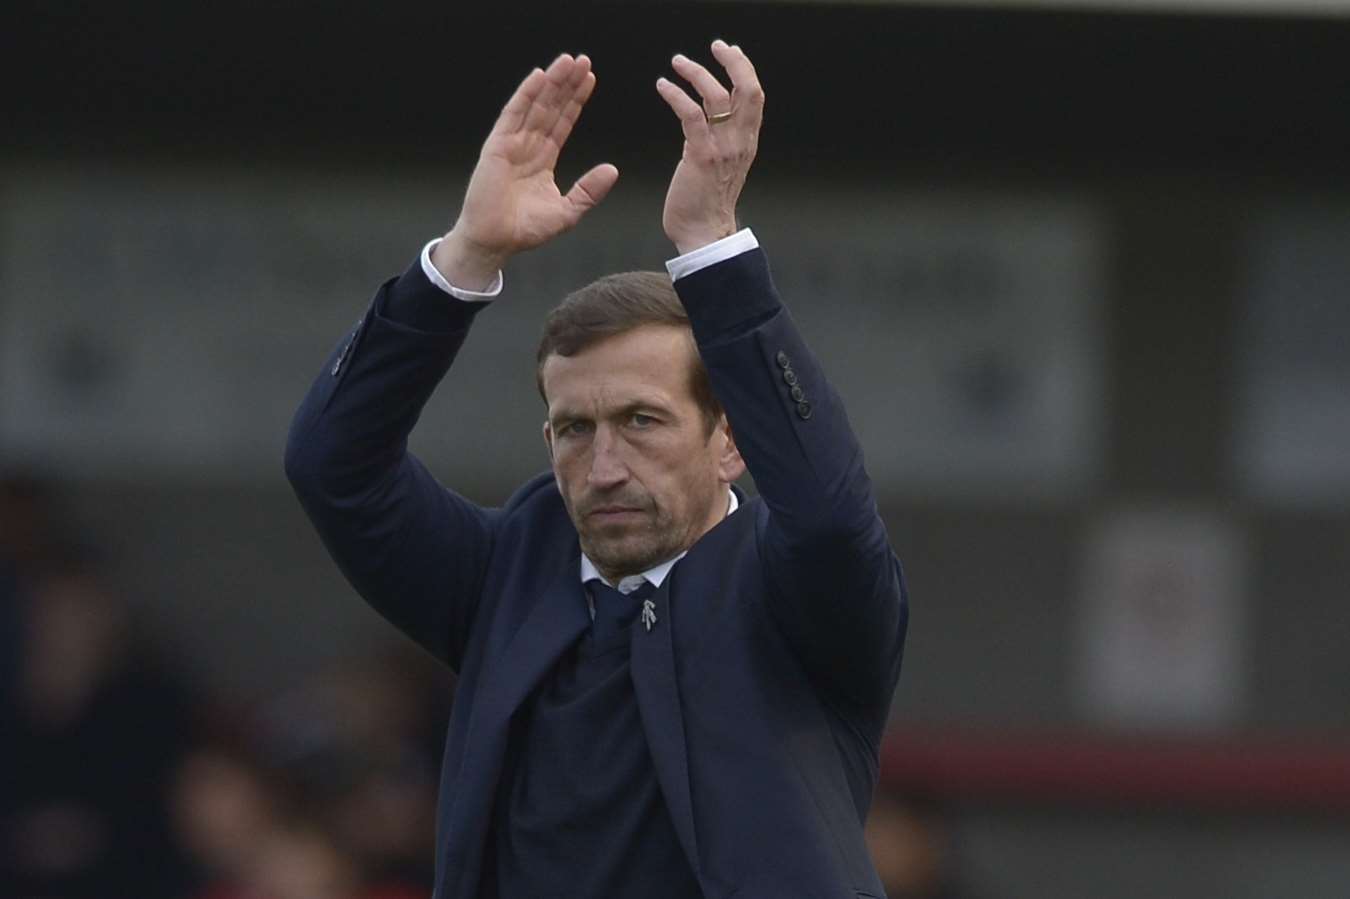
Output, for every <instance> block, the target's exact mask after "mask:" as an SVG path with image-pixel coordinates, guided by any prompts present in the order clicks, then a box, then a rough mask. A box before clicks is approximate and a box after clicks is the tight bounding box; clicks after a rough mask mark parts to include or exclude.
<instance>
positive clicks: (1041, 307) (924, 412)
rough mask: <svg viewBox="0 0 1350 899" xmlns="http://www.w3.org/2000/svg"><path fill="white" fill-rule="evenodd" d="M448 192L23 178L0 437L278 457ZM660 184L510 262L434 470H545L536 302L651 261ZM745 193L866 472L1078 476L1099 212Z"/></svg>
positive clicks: (240, 473) (622, 192)
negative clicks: (322, 372)
mask: <svg viewBox="0 0 1350 899" xmlns="http://www.w3.org/2000/svg"><path fill="white" fill-rule="evenodd" d="M459 187H460V186H459V184H458V183H455V184H445V183H442V182H441V181H440V180H439V178H438V175H437V174H436V173H423V175H422V176H421V177H415V176H412V175H409V176H407V177H406V178H404V179H400V180H395V179H392V178H374V179H365V180H353V179H352V178H351V177H349V176H344V175H343V174H341V173H333V174H331V175H324V174H322V173H319V174H310V175H304V176H301V175H300V174H299V173H294V172H277V173H272V174H267V173H261V174H251V173H245V172H238V171H236V172H224V173H222V172H213V171H206V170H187V171H184V172H179V173H169V174H164V173H160V172H149V171H122V172H117V171H113V172H104V171H92V170H75V171H72V170H65V169H52V170H34V171H30V172H26V173H23V172H20V173H17V174H15V175H14V176H13V177H11V179H10V180H9V182H8V183H7V184H6V185H5V189H4V194H3V207H2V214H3V232H2V233H0V451H6V452H21V453H27V454H33V455H39V456H42V457H45V458H48V459H50V460H52V461H53V462H54V463H56V464H57V465H59V466H61V467H63V468H64V469H66V470H74V471H85V472H105V473H116V474H119V475H133V476H151V477H164V476H172V475H174V474H185V475H188V476H191V477H211V478H222V477H223V478H246V479H252V478H257V477H276V476H278V474H279V471H280V459H281V452H282V445H283V442H284V438H285V433H286V428H287V424H288V422H289V419H290V416H291V414H292V412H293V410H294V409H295V406H296V404H297V403H298V402H299V400H300V398H301V396H302V395H303V393H304V391H305V388H306V387H307V386H308V384H309V382H310V380H311V379H312V378H313V377H315V375H317V374H318V371H319V367H320V364H321V362H322V361H323V359H324V357H325V355H326V354H327V352H328V350H329V349H330V348H331V347H332V346H333V345H334V344H335V343H336V342H337V341H338V340H339V339H341V338H342V337H343V335H344V334H345V333H346V331H348V330H349V329H350V328H351V326H352V323H353V322H354V321H355V320H356V318H357V317H358V316H359V315H361V314H362V312H363V311H364V309H365V306H366V304H367V302H368V301H369V297H370V296H371V295H372V293H373V292H374V290H375V288H376V287H377V286H378V285H379V283H380V282H381V281H383V280H384V279H385V278H388V277H390V276H392V275H395V274H397V273H399V272H400V271H401V270H402V269H403V268H404V267H405V266H407V265H408V264H409V263H410V262H411V261H412V259H413V258H414V256H415V255H416V253H417V251H418V250H419V249H420V248H421V245H422V244H423V243H424V242H425V241H426V240H427V239H428V238H429V237H430V236H432V235H434V234H436V233H439V232H440V231H441V230H442V229H444V227H445V226H446V223H447V222H448V221H449V220H450V219H451V218H452V217H453V212H454V207H455V204H456V203H457V193H458V190H459ZM664 190H665V184H664V182H655V181H653V182H648V183H641V182H635V183H630V184H627V185H626V186H624V185H621V188H620V189H619V190H616V192H615V194H614V195H613V196H612V197H611V198H610V199H608V200H607V201H606V203H605V204H602V206H601V207H600V208H599V209H597V210H596V211H595V212H593V213H592V214H591V215H590V216H589V217H588V219H587V221H586V222H585V223H584V225H583V226H582V227H580V228H578V229H577V230H576V231H575V232H573V233H571V234H569V235H567V236H566V237H564V238H563V239H561V240H560V241H558V242H557V243H556V244H554V245H551V246H550V247H548V248H545V249H543V250H540V251H536V252H533V253H530V254H528V255H526V256H524V257H521V258H520V259H519V260H516V261H513V262H512V264H511V266H510V267H509V268H508V270H507V274H506V293H505V294H504V295H503V297H502V299H501V300H499V301H498V302H496V303H494V304H493V307H492V309H491V310H490V311H488V312H486V313H485V314H483V315H481V316H480V317H479V319H478V323H477V324H476V325H475V329H474V333H473V335H472V336H471V338H470V339H469V341H468V342H467V343H466V345H465V348H464V351H463V353H462V355H461V357H460V361H459V362H458V363H457V368H456V370H455V372H453V373H452V375H451V377H450V378H448V379H447V382H446V384H445V385H443V386H442V388H441V390H440V391H438V393H437V396H436V397H435V399H434V400H433V402H432V403H431V405H430V406H429V407H428V412H427V415H426V416H425V418H424V419H423V423H422V425H421V427H419V429H418V432H417V434H416V435H415V440H414V447H415V448H416V449H417V451H418V452H419V453H421V454H422V455H423V456H424V457H425V458H427V459H428V461H429V462H431V463H432V464H433V466H434V467H435V468H436V470H437V471H438V473H440V474H441V475H442V477H443V478H447V479H455V478H458V479H461V481H460V482H463V479H472V480H474V482H480V483H483V482H485V483H501V482H503V481H507V482H514V481H518V480H519V479H521V478H523V477H524V476H526V475H528V474H529V473H532V472H534V471H537V470H540V469H542V468H544V467H546V465H547V457H546V456H545V453H544V450H543V443H542V439H541V438H540V436H539V423H540V421H541V420H542V405H541V403H540V401H539V398H538V396H537V395H536V393H535V387H534V377H533V369H534V359H533V355H534V347H535V343H536V341H537V340H538V335H539V333H540V328H541V325H542V321H543V316H544V314H545V312H546V311H547V309H549V308H550V307H551V306H552V305H554V304H555V303H556V302H557V301H558V300H559V299H560V298H561V297H562V296H563V295H564V294H565V293H566V292H567V291H569V290H572V289H574V288H576V287H579V286H581V285H582V284H584V283H586V282H587V281H589V280H591V279H593V278H595V277H598V276H600V275H603V274H606V273H608V272H612V271H616V270H622V269H633V268H646V269H660V268H661V267H662V264H663V262H664V261H665V259H666V258H668V257H669V256H670V255H673V250H672V248H671V247H670V246H669V244H668V243H667V242H666V240H665V239H664V237H663V236H662V234H661V232H660V208H661V201H662V197H663V194H664ZM743 205H744V207H745V209H744V213H745V215H746V217H747V222H748V223H749V224H750V225H752V226H753V227H754V229H755V231H756V233H757V234H758V236H759V238H760V240H761V242H762V244H763V245H764V246H765V249H766V251H767V252H768V254H769V258H770V261H771V264H772V265H773V267H774V271H775V276H776V279H777V281H778V283H779V286H780V287H781V288H782V292H783V295H784V298H785V300H786V302H787V303H788V305H789V307H790V308H791V309H792V311H793V314H794V316H795V317H796V318H797V319H798V321H799V322H800V323H801V325H802V327H803V329H804V331H805V333H806V335H807V339H808V340H809V341H810V343H811V344H812V346H813V347H814V348H815V349H816V350H817V352H818V354H819V355H820V356H821V357H822V359H823V361H824V363H825V366H826V370H827V371H828V372H829V373H830V375H831V377H832V378H833V380H834V381H835V383H836V385H837V386H838V388H839V391H840V393H841V394H842V395H843V397H844V399H845V401H846V403H847V406H848V409H849V411H850V416H851V419H852V421H853V424H854V426H855V428H856V429H857V431H858V432H859V435H860V437H861V438H862V440H863V445H864V446H865V447H866V451H867V458H868V464H869V468H870V470H871V472H872V475H873V477H874V478H875V479H876V480H877V481H878V482H880V485H881V487H882V488H883V489H886V488H893V489H920V490H923V491H926V492H947V493H980V494H988V493H990V492H991V491H992V492H994V493H996V494H1004V493H1006V494H1027V493H1035V494H1056V495H1065V494H1076V493H1078V492H1080V491H1081V490H1082V489H1083V488H1084V487H1085V486H1086V485H1090V484H1091V483H1092V482H1093V480H1094V479H1095V477H1096V473H1097V470H1098V466H1099V457H1100V435H1101V430H1102V429H1101V423H1102V417H1103V412H1102V389H1101V383H1102V362H1101V360H1102V358H1103V355H1104V354H1103V348H1102V333H1101V327H1100V313H1101V305H1102V303H1101V298H1102V284H1101V282H1102V257H1103V238H1102V234H1103V226H1102V222H1101V219H1100V216H1099V215H1098V214H1097V212H1096V210H1095V209H1094V208H1091V207H1089V206H1086V205H1084V204H1082V203H1078V202H1073V201H1069V200H1063V199H1056V198H1045V197H1034V196H1033V197H1023V196H1003V195H991V194H975V195H965V194H957V193H953V192H946V193H933V194H918V193H913V192H902V191H898V190H893V189H892V190H887V189H884V188H876V189H870V190H867V191H861V190H847V189H833V188H826V187H824V186H821V185H814V186H808V185H804V184H801V183H799V182H795V181H790V182H780V183H769V184H756V185H755V187H754V189H753V190H752V193H751V195H750V196H748V197H747V199H746V201H745V202H744V203H743ZM464 372H471V373H472V377H471V378H465V377H464V376H463V374H464ZM456 375H459V377H456ZM466 435H467V436H466Z"/></svg>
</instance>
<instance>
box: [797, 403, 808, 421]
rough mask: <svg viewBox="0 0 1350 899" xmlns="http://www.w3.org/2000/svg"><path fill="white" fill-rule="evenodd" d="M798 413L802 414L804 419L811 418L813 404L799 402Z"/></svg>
mask: <svg viewBox="0 0 1350 899" xmlns="http://www.w3.org/2000/svg"><path fill="white" fill-rule="evenodd" d="M797 414H798V415H800V416H801V417H802V418H803V419H807V418H810V417H811V404H810V403H798V404H797Z"/></svg>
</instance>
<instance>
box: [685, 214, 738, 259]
mask: <svg viewBox="0 0 1350 899" xmlns="http://www.w3.org/2000/svg"><path fill="white" fill-rule="evenodd" d="M735 233H736V223H735V222H734V221H732V222H724V223H722V224H720V225H716V226H710V227H707V228H699V229H697V230H693V231H689V232H688V233H685V234H678V235H671V236H670V239H671V242H672V243H674V244H675V249H676V251H677V252H678V253H679V254H680V255H681V256H683V255H684V254H685V253H692V252H693V251H694V250H698V249H701V248H703V247H706V246H707V245H708V244H712V243H717V242H718V241H719V240H722V239H723V238H726V237H730V236H731V235H733V234H735Z"/></svg>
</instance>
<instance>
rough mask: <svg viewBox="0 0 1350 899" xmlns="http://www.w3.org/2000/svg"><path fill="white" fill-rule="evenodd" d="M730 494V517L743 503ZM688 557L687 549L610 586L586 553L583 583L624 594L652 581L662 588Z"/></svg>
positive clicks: (583, 555) (731, 492)
mask: <svg viewBox="0 0 1350 899" xmlns="http://www.w3.org/2000/svg"><path fill="white" fill-rule="evenodd" d="M728 493H729V494H730V495H731V500H730V501H729V502H728V503H727V515H730V514H731V513H732V512H735V511H736V510H737V509H738V508H740V505H741V501H740V500H739V499H737V498H736V491H735V490H730V491H728ZM687 555H689V550H687V549H686V550H685V551H684V552H682V553H680V554H679V555H678V556H676V557H675V558H673V559H667V560H666V561H664V562H662V563H661V564H659V565H653V566H652V567H651V568H648V569H647V570H646V571H644V572H642V573H641V574H630V575H629V576H628V577H626V578H623V579H622V580H620V581H619V582H618V583H617V584H610V583H609V581H606V580H605V579H604V578H603V577H602V576H601V575H600V569H598V568H596V567H595V563H594V562H592V561H591V560H590V559H589V558H587V556H586V554H585V553H582V554H581V582H582V583H583V584H586V583H590V582H591V581H602V582H604V583H606V584H609V586H611V587H613V588H614V589H615V590H618V591H619V592H620V593H623V594H628V593H632V592H633V591H634V590H636V589H637V588H638V587H641V586H642V584H643V582H644V581H651V583H652V586H654V587H660V586H661V582H662V581H664V580H665V579H666V575H668V574H670V569H672V568H674V567H675V563H676V562H678V561H680V560H681V559H683V558H684V557H685V556H687Z"/></svg>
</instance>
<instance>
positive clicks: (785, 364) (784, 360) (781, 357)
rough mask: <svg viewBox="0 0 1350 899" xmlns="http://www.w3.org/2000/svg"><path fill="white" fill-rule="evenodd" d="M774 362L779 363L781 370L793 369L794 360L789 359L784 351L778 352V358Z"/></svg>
mask: <svg viewBox="0 0 1350 899" xmlns="http://www.w3.org/2000/svg"><path fill="white" fill-rule="evenodd" d="M774 360H775V361H776V362H777V363H778V367H779V368H791V367H792V360H791V359H789V358H788V354H787V353H785V352H783V351H782V350H779V351H778V355H777V356H774Z"/></svg>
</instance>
